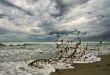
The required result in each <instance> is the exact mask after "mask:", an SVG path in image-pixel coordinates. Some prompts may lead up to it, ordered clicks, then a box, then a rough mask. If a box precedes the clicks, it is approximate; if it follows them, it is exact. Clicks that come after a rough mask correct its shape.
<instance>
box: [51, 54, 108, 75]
mask: <svg viewBox="0 0 110 75" xmlns="http://www.w3.org/2000/svg"><path fill="white" fill-rule="evenodd" d="M100 57H101V58H102V60H101V61H99V62H95V63H89V64H74V65H73V66H74V67H75V68H74V69H67V70H59V71H58V72H54V73H51V75H110V55H103V56H100Z"/></svg>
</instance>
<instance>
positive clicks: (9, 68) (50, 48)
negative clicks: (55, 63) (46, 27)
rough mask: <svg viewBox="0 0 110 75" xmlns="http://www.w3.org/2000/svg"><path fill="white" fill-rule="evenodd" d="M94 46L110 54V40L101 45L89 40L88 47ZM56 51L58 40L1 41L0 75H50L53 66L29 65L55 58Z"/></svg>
mask: <svg viewBox="0 0 110 75" xmlns="http://www.w3.org/2000/svg"><path fill="white" fill-rule="evenodd" d="M1 44H3V46H1ZM86 45H87V42H84V43H82V47H81V48H82V49H83V48H84V47H85V46H86ZM94 48H100V54H102V55H104V54H110V42H104V43H103V44H102V45H101V46H100V47H98V43H97V42H88V49H94ZM56 51H57V49H56V42H0V75H49V72H50V70H52V68H51V67H50V68H49V70H47V69H44V70H38V69H37V68H30V67H28V63H29V62H30V61H31V60H35V59H42V58H53V57H55V52H56ZM51 72H52V71H51ZM53 72H54V70H53Z"/></svg>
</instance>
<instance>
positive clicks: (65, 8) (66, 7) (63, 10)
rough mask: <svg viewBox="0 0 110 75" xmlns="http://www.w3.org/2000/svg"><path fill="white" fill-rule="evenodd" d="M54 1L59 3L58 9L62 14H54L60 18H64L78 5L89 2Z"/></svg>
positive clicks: (84, 0)
mask: <svg viewBox="0 0 110 75" xmlns="http://www.w3.org/2000/svg"><path fill="white" fill-rule="evenodd" d="M54 1H55V2H56V3H57V6H56V8H58V9H59V11H60V12H59V13H58V14H54V15H53V16H54V17H59V16H63V15H64V14H66V13H67V12H68V11H69V10H70V8H71V7H72V8H75V7H77V6H78V5H82V4H84V3H86V2H88V1H89V0H54ZM64 1H66V2H64ZM68 2H69V3H68Z"/></svg>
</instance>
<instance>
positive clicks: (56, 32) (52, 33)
mask: <svg viewBox="0 0 110 75" xmlns="http://www.w3.org/2000/svg"><path fill="white" fill-rule="evenodd" d="M75 32H77V30H74V31H54V32H50V33H48V35H54V34H58V35H60V34H61V35H74V33H75Z"/></svg>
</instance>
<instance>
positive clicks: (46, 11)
mask: <svg viewBox="0 0 110 75" xmlns="http://www.w3.org/2000/svg"><path fill="white" fill-rule="evenodd" d="M109 9H110V0H0V34H1V35H0V41H2V40H5V39H7V38H6V37H5V36H9V37H10V36H12V35H13V36H15V37H16V38H17V39H19V40H20V39H21V40H22V39H23V40H35V39H36V40H41V39H42V40H43V38H44V40H46V39H47V40H49V38H50V40H52V37H53V36H52V34H54V33H55V34H59V33H65V34H69V33H72V32H74V31H75V30H78V31H82V32H87V33H88V36H87V37H88V38H89V39H92V38H96V40H97V39H98V38H101V37H107V38H110V35H109V32H110V21H109V20H110V10H109ZM7 33H8V34H7ZM20 36H22V37H20ZM44 36H45V37H44ZM3 37H5V39H3ZM1 38H2V39H1ZM53 38H54V37H53ZM10 39H11V38H10ZM10 39H9V40H10ZM15 40H16V39H15ZM15 40H14V41H15Z"/></svg>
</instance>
